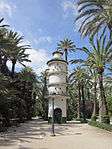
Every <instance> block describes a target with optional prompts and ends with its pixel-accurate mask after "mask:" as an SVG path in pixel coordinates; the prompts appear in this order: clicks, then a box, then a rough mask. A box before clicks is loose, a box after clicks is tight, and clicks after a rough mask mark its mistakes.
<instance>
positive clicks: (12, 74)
mask: <svg viewBox="0 0 112 149" xmlns="http://www.w3.org/2000/svg"><path fill="white" fill-rule="evenodd" d="M15 65H16V62H15V61H13V62H12V71H11V76H12V78H14V72H15Z"/></svg>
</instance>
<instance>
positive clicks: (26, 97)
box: [0, 19, 37, 131]
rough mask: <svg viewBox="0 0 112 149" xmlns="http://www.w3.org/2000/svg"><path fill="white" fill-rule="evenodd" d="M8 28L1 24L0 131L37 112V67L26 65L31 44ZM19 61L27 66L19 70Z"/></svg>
mask: <svg viewBox="0 0 112 149" xmlns="http://www.w3.org/2000/svg"><path fill="white" fill-rule="evenodd" d="M2 21H3V19H1V20H0V23H1V22H2ZM4 27H6V25H5V26H4V25H2V26H0V131H3V130H5V129H4V128H6V127H9V126H12V125H17V124H18V123H19V122H24V121H25V120H30V119H31V118H32V117H33V116H34V115H35V103H36V81H37V80H36V74H35V73H34V72H33V70H32V69H31V68H29V67H25V65H24V64H23V62H30V60H29V59H28V56H29V54H26V53H25V52H26V50H27V49H29V45H24V44H22V41H23V37H22V36H20V35H18V33H17V32H13V31H11V30H9V29H7V28H4ZM8 61H10V62H11V64H12V70H11V71H10V70H9V68H8V66H7V62H8ZM16 62H19V63H20V64H22V65H23V66H24V67H25V68H24V69H23V70H22V71H21V72H19V73H17V72H15V66H16Z"/></svg>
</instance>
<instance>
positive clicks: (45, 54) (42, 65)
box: [0, 0, 88, 74]
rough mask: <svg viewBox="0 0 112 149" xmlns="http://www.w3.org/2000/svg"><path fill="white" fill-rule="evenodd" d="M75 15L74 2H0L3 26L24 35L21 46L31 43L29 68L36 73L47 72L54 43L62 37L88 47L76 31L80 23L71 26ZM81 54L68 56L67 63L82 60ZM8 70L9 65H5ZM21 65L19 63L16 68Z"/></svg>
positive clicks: (41, 0) (7, 0) (54, 46)
mask: <svg viewBox="0 0 112 149" xmlns="http://www.w3.org/2000/svg"><path fill="white" fill-rule="evenodd" d="M77 15H78V12H77V5H76V1H74V0H0V17H1V18H2V17H3V18H4V19H5V21H4V23H5V24H9V25H10V28H11V29H12V30H14V31H17V32H18V33H19V34H20V35H23V36H24V39H25V40H24V43H25V44H30V45H31V47H32V48H31V49H30V50H27V53H29V54H30V56H29V59H31V60H32V62H31V63H26V65H27V66H31V67H32V68H33V69H34V71H35V72H36V73H37V74H40V72H41V71H44V70H45V69H46V67H47V66H46V62H47V61H48V60H49V59H51V58H52V52H53V51H55V50H56V48H57V43H58V42H59V41H60V40H63V39H64V38H69V39H71V40H72V41H74V44H75V45H76V46H77V47H83V46H85V45H88V40H87V39H82V38H81V36H80V33H79V32H78V28H79V25H80V23H81V22H80V21H79V22H77V23H74V20H75V18H76V16H77ZM82 57H84V55H83V54H80V53H78V52H77V53H70V54H69V60H70V59H73V58H82ZM8 66H9V67H11V63H10V62H8ZM20 68H21V66H20V65H19V64H18V65H17V66H16V69H17V70H19V69H20Z"/></svg>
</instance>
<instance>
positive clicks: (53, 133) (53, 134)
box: [52, 93, 56, 136]
mask: <svg viewBox="0 0 112 149" xmlns="http://www.w3.org/2000/svg"><path fill="white" fill-rule="evenodd" d="M55 94H56V93H53V95H55ZM52 136H55V132H54V98H52Z"/></svg>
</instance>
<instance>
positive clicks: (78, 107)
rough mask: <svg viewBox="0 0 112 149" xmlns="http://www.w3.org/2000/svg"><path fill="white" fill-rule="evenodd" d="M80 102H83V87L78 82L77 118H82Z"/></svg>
mask: <svg viewBox="0 0 112 149" xmlns="http://www.w3.org/2000/svg"><path fill="white" fill-rule="evenodd" d="M80 102H81V88H80V84H78V100H77V119H80V118H81V115H80V114H81V113H80Z"/></svg>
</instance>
